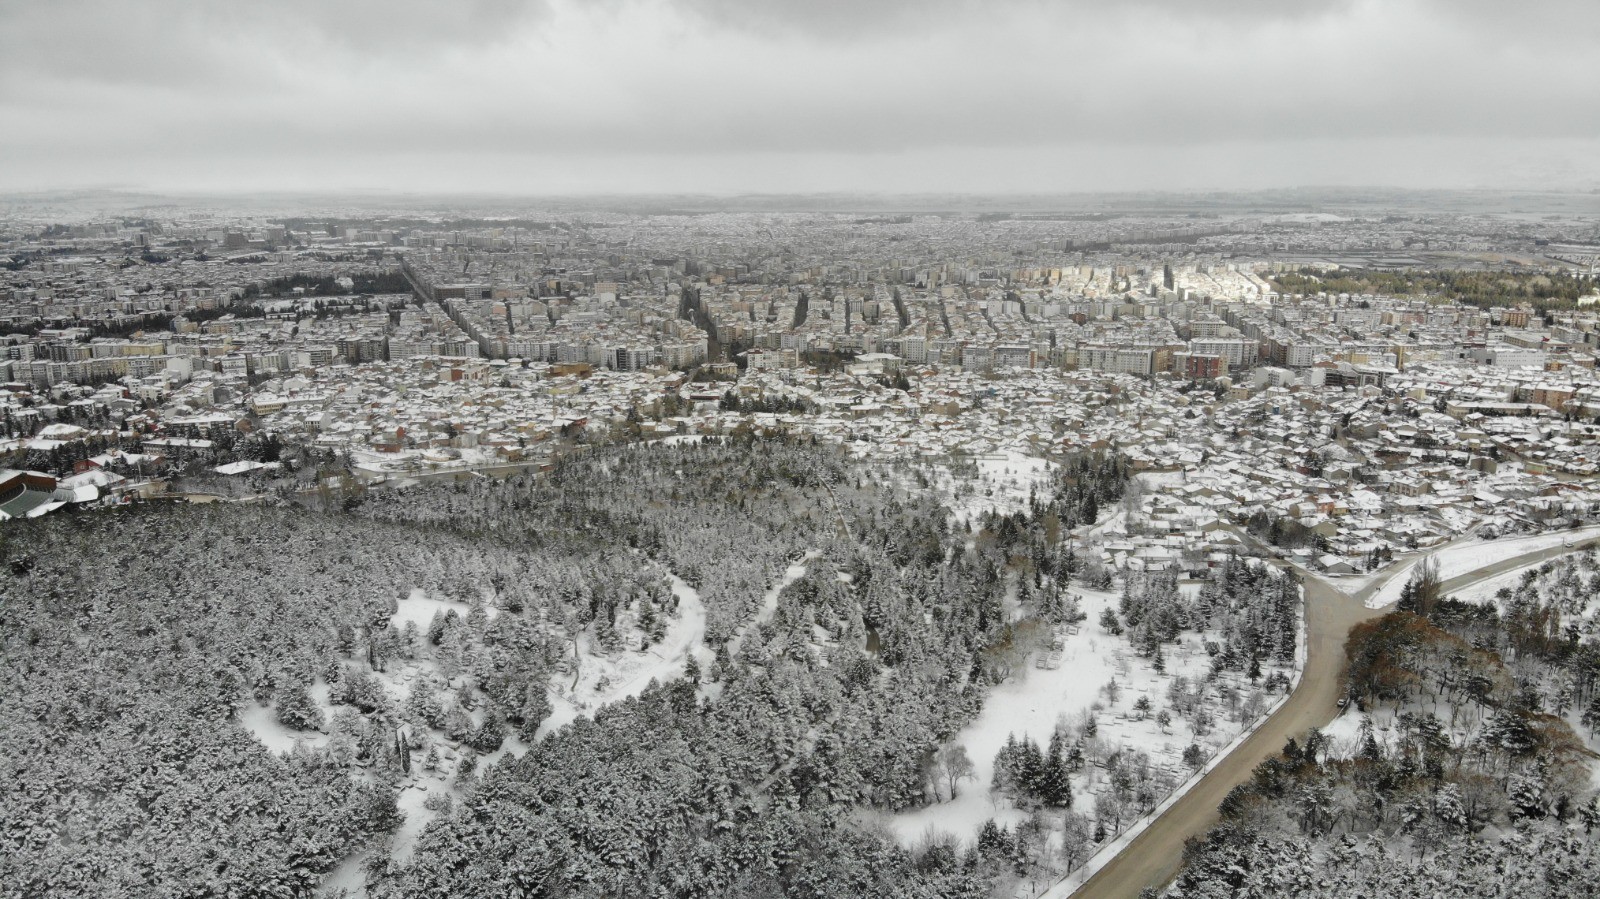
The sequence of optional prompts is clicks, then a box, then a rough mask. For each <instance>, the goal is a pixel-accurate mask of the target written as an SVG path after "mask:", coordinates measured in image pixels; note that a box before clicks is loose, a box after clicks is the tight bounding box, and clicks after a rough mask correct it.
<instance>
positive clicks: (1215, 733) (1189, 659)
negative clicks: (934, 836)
mask: <svg viewBox="0 0 1600 899" xmlns="http://www.w3.org/2000/svg"><path fill="white" fill-rule="evenodd" d="M1072 592H1073V593H1075V594H1078V595H1079V596H1080V597H1081V608H1082V610H1083V611H1084V612H1085V613H1087V614H1088V616H1089V617H1088V619H1087V620H1085V621H1084V622H1083V623H1082V624H1081V625H1080V626H1079V627H1080V630H1079V633H1078V634H1077V635H1072V636H1067V637H1066V638H1065V640H1064V651H1063V656H1062V664H1061V666H1060V667H1059V668H1057V669H1055V670H1050V669H1041V668H1036V667H1034V666H1033V663H1032V659H1030V660H1029V662H1028V663H1027V664H1026V665H1025V666H1024V667H1022V668H1021V669H1019V672H1018V674H1017V675H1016V677H1015V678H1014V679H1013V680H1010V681H1008V682H1007V683H1005V684H1002V685H1001V686H999V687H996V688H994V689H993V690H991V691H990V693H989V696H988V698H987V699H986V700H985V702H984V707H983V711H982V712H981V713H980V714H979V716H978V718H977V719H976V720H975V721H973V722H972V723H971V724H970V725H968V726H967V727H965V728H963V729H962V730H961V731H960V732H959V733H957V734H956V736H955V737H954V739H953V740H952V741H951V742H953V743H957V744H960V745H962V746H964V747H965V748H966V750H967V754H968V755H969V756H970V757H971V759H972V762H973V766H974V768H975V769H976V774H977V777H976V779H974V780H970V781H966V782H965V783H963V784H962V787H961V790H960V793H959V795H958V797H957V798H956V799H955V800H954V801H943V802H938V803H934V804H932V805H929V806H926V807H923V808H920V809H913V810H909V811H906V812H901V813H899V814H896V815H893V816H890V817H889V818H888V822H887V823H888V825H889V827H890V828H891V830H892V831H893V832H894V833H895V835H896V837H897V838H898V839H899V840H900V841H901V842H902V843H904V844H906V845H912V844H914V843H915V842H916V841H917V840H919V839H921V838H922V837H923V836H924V835H925V834H926V833H927V831H928V830H929V829H930V828H932V829H933V830H936V831H942V832H945V833H949V834H950V835H952V836H954V837H956V838H957V839H958V840H960V841H963V842H964V843H967V844H970V843H971V842H972V840H973V839H974V838H975V837H976V835H977V831H978V829H979V828H980V827H981V826H982V824H983V822H984V821H986V820H988V819H990V818H993V819H995V821H996V823H998V824H1011V823H1015V822H1017V821H1019V820H1021V819H1022V818H1023V817H1024V813H1023V812H1021V811H1018V810H1016V809H1014V808H1013V807H1012V805H1011V803H1010V801H1009V800H1008V799H1006V798H1004V797H998V798H997V797H993V796H992V795H991V793H990V790H989V785H990V783H991V782H992V779H993V776H994V757H995V754H996V753H997V752H998V751H999V749H1000V748H1001V747H1002V746H1003V745H1004V744H1005V742H1006V737H1007V735H1009V734H1015V735H1016V736H1017V737H1018V738H1019V739H1020V738H1022V737H1024V736H1027V737H1030V738H1032V739H1033V740H1034V741H1036V742H1037V743H1039V745H1040V746H1041V748H1042V747H1044V746H1045V745H1046V744H1047V743H1048V741H1049V738H1050V734H1051V732H1052V731H1053V730H1054V729H1055V727H1056V724H1057V722H1062V721H1072V720H1073V719H1074V718H1075V717H1077V716H1080V715H1081V714H1082V713H1084V712H1085V711H1086V710H1090V709H1091V707H1092V706H1094V705H1095V704H1100V705H1102V706H1104V708H1103V709H1101V710H1099V711H1096V712H1095V720H1096V722H1097V725H1098V731H1099V733H1098V738H1097V739H1098V741H1099V743H1100V745H1101V746H1102V747H1104V749H1103V752H1110V751H1112V750H1113V749H1114V748H1116V747H1117V746H1121V747H1123V748H1125V749H1128V750H1132V751H1141V752H1145V753H1147V754H1148V755H1149V757H1150V761H1151V763H1152V765H1154V766H1156V767H1158V768H1164V769H1166V770H1167V771H1168V773H1169V774H1170V775H1171V776H1172V782H1173V784H1174V785H1177V784H1178V783H1180V782H1182V781H1183V780H1184V779H1185V778H1186V777H1188V775H1189V773H1190V772H1189V769H1188V768H1186V767H1185V766H1184V765H1183V762H1182V753H1183V750H1184V748H1185V747H1187V746H1188V745H1189V744H1190V743H1191V742H1197V743H1199V745H1200V746H1201V748H1202V749H1204V750H1205V752H1206V755H1207V757H1208V758H1209V757H1213V756H1215V755H1216V753H1217V752H1218V751H1219V750H1221V749H1222V748H1223V747H1225V746H1226V745H1227V744H1228V743H1229V742H1230V741H1232V740H1234V739H1235V738H1236V737H1237V736H1238V735H1239V734H1240V733H1242V732H1243V731H1244V729H1245V728H1246V727H1247V725H1248V724H1250V723H1253V722H1239V721H1235V720H1233V719H1232V717H1230V715H1229V714H1228V713H1227V711H1226V710H1225V709H1224V708H1222V707H1221V706H1220V704H1217V705H1214V706H1212V707H1211V711H1212V716H1213V719H1214V723H1213V725H1212V727H1213V729H1212V730H1211V731H1210V732H1209V733H1208V734H1207V735H1206V736H1205V737H1201V738H1196V737H1195V735H1194V733H1193V732H1192V731H1191V730H1190V729H1189V726H1188V724H1187V722H1186V721H1185V720H1184V719H1183V718H1181V717H1179V716H1177V715H1173V720H1172V723H1171V724H1170V726H1169V727H1168V733H1162V732H1161V728H1160V726H1159V725H1158V724H1157V722H1156V718H1155V715H1156V713H1157V712H1159V711H1160V710H1162V709H1164V708H1167V707H1168V705H1169V702H1168V699H1167V695H1166V694H1167V687H1168V684H1169V683H1170V682H1171V680H1172V678H1173V677H1175V676H1177V675H1180V674H1181V675H1184V676H1186V677H1188V678H1189V680H1190V681H1191V683H1194V682H1196V681H1199V680H1202V679H1203V677H1204V674H1205V672H1206V671H1207V670H1208V669H1209V666H1210V657H1209V656H1208V655H1206V653H1205V651H1204V649H1203V648H1202V643H1201V638H1200V637H1198V636H1197V635H1194V634H1186V635H1184V637H1183V639H1182V641H1181V642H1180V643H1179V644H1178V645H1177V646H1169V647H1167V648H1166V650H1165V653H1164V654H1165V656H1166V660H1167V666H1166V667H1167V673H1166V674H1164V675H1162V674H1156V673H1155V671H1154V670H1153V669H1152V668H1151V667H1150V663H1149V662H1148V661H1147V660H1145V659H1142V658H1139V657H1138V656H1137V655H1135V654H1134V653H1133V652H1131V651H1130V649H1129V648H1128V644H1127V642H1126V640H1125V639H1124V638H1122V637H1113V636H1111V635H1109V634H1107V633H1105V631H1104V630H1102V629H1101V627H1100V626H1099V624H1098V623H1097V622H1098V621H1099V618H1100V613H1101V610H1103V609H1105V608H1107V607H1108V606H1115V604H1116V603H1117V599H1118V597H1117V595H1116V594H1114V593H1109V592H1098V591H1088V590H1083V589H1081V588H1079V587H1076V586H1074V587H1073V588H1072ZM1206 636H1207V637H1211V638H1215V636H1216V635H1215V634H1208V635H1206ZM1269 670H1272V669H1271V668H1270V667H1269ZM1113 678H1115V679H1116V682H1117V684H1118V686H1119V687H1120V693H1121V695H1120V697H1119V699H1118V701H1117V702H1115V703H1112V702H1109V701H1108V700H1107V698H1106V696H1105V694H1104V693H1103V689H1102V688H1103V687H1104V686H1105V684H1106V683H1107V682H1108V681H1110V680H1112V679H1113ZM1224 680H1228V681H1230V682H1235V685H1236V686H1237V687H1238V688H1239V691H1240V692H1241V693H1242V694H1245V695H1248V694H1249V693H1250V690H1251V687H1250V685H1249V684H1248V683H1237V682H1238V680H1239V679H1238V678H1237V675H1224ZM1141 696H1145V697H1148V698H1149V700H1150V702H1151V706H1152V708H1151V711H1150V714H1149V715H1148V716H1147V717H1145V718H1143V719H1140V718H1139V717H1138V715H1137V714H1136V713H1134V712H1133V711H1132V707H1133V704H1134V703H1135V702H1136V701H1137V700H1138V699H1139V697H1141ZM1281 698H1282V695H1281V694H1279V695H1277V696H1272V697H1267V698H1266V703H1268V704H1270V703H1273V702H1277V701H1278V700H1279V699H1281ZM1213 702H1215V700H1213ZM1267 707H1270V706H1269V705H1267V704H1264V706H1263V710H1265V708H1267ZM1103 779H1104V775H1103V773H1102V772H1101V771H1100V770H1099V769H1097V768H1095V767H1094V766H1092V765H1091V766H1086V767H1085V769H1084V771H1083V772H1082V773H1080V774H1079V775H1077V776H1075V777H1074V778H1073V792H1074V795H1075V800H1074V809H1075V810H1076V811H1079V812H1084V813H1088V812H1089V811H1090V810H1091V809H1092V808H1093V793H1094V791H1096V790H1098V789H1099V788H1100V786H1101V783H1102V781H1103Z"/></svg>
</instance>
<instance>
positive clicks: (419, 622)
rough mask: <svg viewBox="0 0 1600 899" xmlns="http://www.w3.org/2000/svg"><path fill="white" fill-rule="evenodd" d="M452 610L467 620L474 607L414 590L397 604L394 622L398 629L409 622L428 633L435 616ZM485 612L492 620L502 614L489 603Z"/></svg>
mask: <svg viewBox="0 0 1600 899" xmlns="http://www.w3.org/2000/svg"><path fill="white" fill-rule="evenodd" d="M451 609H454V610H455V613H456V614H457V615H460V616H461V617H462V618H465V617H467V613H468V612H470V611H472V606H470V605H468V604H466V603H464V602H458V601H456V600H453V599H446V598H444V597H443V596H429V595H428V593H427V591H425V590H412V591H411V592H410V593H408V594H407V595H406V598H405V599H402V600H400V601H399V602H398V603H396V604H395V613H394V618H393V619H392V620H393V622H394V626H395V627H396V628H404V627H405V626H406V624H407V623H408V622H409V623H411V624H415V625H416V626H417V630H418V631H420V632H422V633H427V632H428V625H429V624H430V623H432V622H433V616H434V615H437V614H443V613H445V612H448V611H450V610H451ZM483 611H484V614H486V615H488V616H489V617H490V618H493V617H494V616H496V615H498V614H500V610H499V609H497V608H495V607H494V606H492V605H489V604H488V603H485V604H484V607H483Z"/></svg>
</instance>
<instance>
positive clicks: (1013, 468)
mask: <svg viewBox="0 0 1600 899" xmlns="http://www.w3.org/2000/svg"><path fill="white" fill-rule="evenodd" d="M972 461H973V463H974V465H975V466H976V467H977V477H976V478H973V479H971V480H967V479H962V480H961V481H959V482H958V481H956V479H955V478H954V477H953V476H952V475H951V473H950V470H949V469H948V468H946V467H944V466H942V465H939V466H933V467H932V470H931V472H930V474H931V475H932V479H933V480H934V484H935V487H936V489H938V490H939V491H940V495H942V496H944V497H946V500H947V503H948V505H949V506H950V510H951V512H952V515H951V517H952V518H953V519H954V521H955V522H956V523H957V524H960V525H966V524H969V523H971V522H973V521H974V520H975V519H977V518H978V517H979V516H981V515H982V514H983V513H985V512H988V511H996V512H1006V513H1010V512H1016V511H1019V510H1022V509H1024V508H1026V507H1027V505H1028V496H1029V494H1030V493H1032V492H1034V491H1037V493H1038V496H1039V498H1041V499H1043V498H1045V497H1047V496H1048V495H1049V493H1050V473H1051V471H1052V470H1053V469H1054V464H1053V463H1051V462H1050V461H1049V460H1046V459H1041V458H1039V457H1037V456H1029V455H1027V454H1025V453H1022V452H1020V451H1016V450H1007V451H1002V452H999V453H994V454H991V455H986V456H979V457H977V458H974V459H973V460H972Z"/></svg>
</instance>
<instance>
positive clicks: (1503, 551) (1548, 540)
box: [1367, 525, 1600, 609]
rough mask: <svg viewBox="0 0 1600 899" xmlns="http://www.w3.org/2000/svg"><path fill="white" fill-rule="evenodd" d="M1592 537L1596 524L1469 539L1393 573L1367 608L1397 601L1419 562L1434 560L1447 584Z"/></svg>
mask: <svg viewBox="0 0 1600 899" xmlns="http://www.w3.org/2000/svg"><path fill="white" fill-rule="evenodd" d="M1596 536H1600V525H1596V526H1592V527H1586V528H1577V529H1574V530H1563V531H1551V532H1550V533H1547V534H1534V535H1532V536H1529V537H1512V538H1509V539H1502V540H1469V541H1464V542H1461V543H1455V544H1452V545H1450V546H1446V547H1444V548H1442V549H1439V550H1436V551H1434V552H1431V553H1428V554H1427V555H1426V556H1422V557H1420V558H1418V559H1415V560H1413V561H1411V562H1410V563H1408V564H1406V565H1405V566H1403V567H1401V568H1399V569H1398V570H1396V571H1395V573H1394V575H1393V576H1392V577H1390V578H1389V579H1388V580H1387V581H1385V582H1384V584H1383V586H1382V587H1381V588H1379V589H1378V590H1377V591H1376V592H1374V593H1373V594H1372V596H1371V597H1369V598H1368V599H1367V608H1369V609H1381V608H1383V607H1385V606H1389V605H1393V604H1394V603H1396V602H1398V601H1399V599H1400V592H1401V591H1402V590H1404V589H1405V585H1406V581H1408V580H1410V578H1411V573H1412V571H1413V570H1414V569H1415V568H1416V566H1417V565H1418V564H1420V563H1421V562H1422V560H1423V559H1435V560H1437V561H1438V564H1439V579H1440V580H1445V581H1448V580H1450V579H1451V578H1456V577H1460V576H1462V575H1464V574H1470V573H1472V572H1474V571H1476V570H1478V569H1479V568H1484V567H1486V566H1489V565H1494V564H1496V563H1498V562H1504V561H1505V560H1507V559H1514V558H1516V557H1517V556H1520V555H1523V554H1524V553H1532V552H1539V551H1540V550H1546V549H1553V548H1555V547H1558V546H1562V545H1563V544H1566V543H1575V542H1577V541H1580V540H1587V539H1589V538H1591V537H1596Z"/></svg>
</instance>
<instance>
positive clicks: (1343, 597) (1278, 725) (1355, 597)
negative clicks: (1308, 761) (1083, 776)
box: [1046, 537, 1600, 899]
mask: <svg viewBox="0 0 1600 899" xmlns="http://www.w3.org/2000/svg"><path fill="white" fill-rule="evenodd" d="M1597 545H1600V537H1592V538H1589V539H1587V540H1580V541H1575V543H1574V545H1573V546H1570V547H1567V546H1557V547H1552V548H1550V549H1544V550H1538V551H1535V552H1530V553H1526V554H1524V555H1521V556H1516V557H1514V558H1511V559H1506V560H1504V561H1502V562H1496V563H1495V564H1493V565H1486V566H1484V567H1483V568H1479V569H1476V570H1474V571H1472V572H1469V573H1468V574H1464V575H1462V576H1460V577H1456V578H1452V579H1450V580H1448V581H1446V582H1445V583H1444V592H1445V593H1450V592H1452V591H1456V590H1460V589H1462V588H1463V587H1466V586H1468V585H1470V584H1472V583H1474V582H1476V581H1480V580H1483V579H1486V578H1490V577H1494V576H1495V575H1498V574H1504V573H1505V572H1507V571H1512V570H1515V569H1517V568H1520V567H1522V566H1524V565H1528V564H1532V563H1537V562H1542V561H1545V560H1547V559H1552V558H1555V557H1556V556H1560V555H1564V554H1566V553H1571V552H1576V551H1578V550H1580V549H1585V548H1588V547H1591V546H1597ZM1275 564H1280V565H1282V564H1287V563H1275ZM1290 567H1294V566H1290ZM1296 570H1297V571H1298V572H1299V573H1300V574H1301V576H1302V578H1303V579H1304V581H1305V594H1306V667H1305V672H1304V674H1303V675H1302V676H1301V678H1300V685H1299V686H1298V687H1296V688H1295V691H1294V693H1292V694H1291V695H1290V696H1289V699H1288V701H1287V702H1285V703H1284V704H1283V706H1282V707H1280V708H1279V709H1278V711H1276V712H1274V713H1273V714H1272V715H1271V716H1270V717H1268V718H1267V720H1266V721H1264V722H1262V724H1261V726H1260V727H1259V728H1257V729H1256V731H1255V733H1254V734H1252V735H1251V736H1250V737H1249V738H1248V739H1246V740H1245V741H1244V742H1243V743H1241V744H1240V745H1239V746H1238V747H1237V748H1235V749H1234V751H1233V752H1231V753H1229V754H1228V756H1227V757H1226V758H1225V759H1223V760H1222V762H1221V763H1219V764H1218V765H1217V767H1215V768H1213V769H1212V770H1211V772H1210V773H1208V774H1207V775H1206V776H1205V777H1203V778H1201V779H1200V781H1199V782H1198V783H1196V784H1195V785H1194V786H1193V787H1192V788H1191V789H1190V790H1189V792H1188V793H1186V794H1185V795H1184V796H1183V798H1181V799H1179V800H1178V801H1177V802H1175V803H1173V804H1172V806H1171V807H1169V808H1168V809H1167V810H1166V812H1164V813H1163V814H1162V815H1161V817H1159V818H1157V819H1155V820H1154V821H1153V822H1151V824H1150V826H1149V827H1147V828H1146V829H1145V831H1144V832H1143V833H1141V834H1140V835H1139V836H1138V837H1136V838H1135V839H1134V840H1133V841H1132V842H1130V843H1129V844H1128V845H1127V847H1126V848H1124V849H1123V850H1122V852H1120V853H1118V855H1117V856H1116V857H1115V858H1113V859H1112V860H1111V861H1110V862H1108V863H1107V864H1106V865H1105V867H1103V868H1101V869H1100V870H1099V871H1097V872H1096V873H1095V875H1094V876H1093V877H1091V878H1089V880H1088V881H1087V882H1085V883H1084V884H1083V885H1082V886H1081V887H1079V888H1078V889H1077V890H1076V891H1075V892H1073V893H1071V894H1070V895H1071V896H1072V897H1073V899H1135V897H1137V896H1138V895H1139V891H1140V890H1142V889H1144V888H1145V887H1147V886H1157V885H1160V884H1164V883H1166V882H1168V881H1170V880H1171V879H1172V878H1173V877H1174V876H1176V875H1177V873H1178V868H1179V865H1180V864H1181V863H1182V861H1183V845H1184V841H1185V840H1187V839H1188V838H1189V837H1194V836H1200V835H1202V834H1204V833H1205V832H1206V831H1208V830H1210V829H1211V827H1212V826H1214V825H1215V824H1216V823H1217V821H1218V815H1217V806H1218V805H1219V804H1221V802H1222V800H1223V798H1224V797H1226V796H1227V795H1228V791H1229V790H1232V789H1233V788H1234V787H1235V786H1237V785H1239V784H1241V783H1244V782H1245V781H1246V780H1248V779H1249V778H1250V775H1251V772H1253V771H1254V770H1255V768H1256V766H1257V765H1259V764H1261V763H1262V762H1263V761H1265V760H1266V759H1268V758H1270V757H1272V756H1274V755H1276V754H1277V753H1278V751H1279V750H1281V749H1282V748H1283V744H1284V742H1285V741H1287V740H1288V739H1289V738H1290V737H1299V736H1300V735H1301V734H1303V733H1305V732H1306V731H1307V730H1309V729H1311V728H1313V727H1326V726H1327V725H1328V723H1329V722H1330V721H1332V720H1333V719H1334V718H1335V717H1337V715H1338V713H1339V708H1338V704H1337V703H1338V699H1339V685H1340V681H1341V680H1342V677H1341V675H1342V674H1343V668H1344V664H1345V657H1344V641H1345V637H1346V636H1347V635H1348V634H1349V632H1350V628H1352V627H1354V626H1355V625H1357V624H1359V623H1361V622H1363V621H1366V620H1368V619H1371V618H1377V617H1379V616H1381V615H1383V614H1384V613H1386V612H1387V611H1389V610H1388V609H1369V608H1367V607H1366V605H1365V601H1366V599H1367V597H1369V596H1371V595H1372V594H1373V592H1375V591H1376V590H1377V589H1378V588H1379V587H1380V586H1382V584H1383V582H1384V581H1385V580H1387V578H1379V579H1377V580H1375V581H1374V582H1373V583H1371V584H1368V585H1367V586H1366V587H1364V588H1363V589H1361V590H1359V591H1357V592H1356V593H1354V594H1350V593H1345V592H1344V591H1342V590H1340V589H1338V588H1337V587H1334V586H1333V585H1332V584H1329V583H1328V582H1327V581H1325V580H1323V579H1322V578H1321V577H1318V576H1317V575H1315V574H1311V573H1310V572H1307V571H1304V570H1301V569H1298V568H1296ZM1046 895H1047V896H1053V895H1056V894H1055V892H1054V891H1051V892H1049V893H1047V894H1046Z"/></svg>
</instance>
